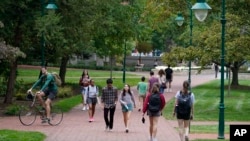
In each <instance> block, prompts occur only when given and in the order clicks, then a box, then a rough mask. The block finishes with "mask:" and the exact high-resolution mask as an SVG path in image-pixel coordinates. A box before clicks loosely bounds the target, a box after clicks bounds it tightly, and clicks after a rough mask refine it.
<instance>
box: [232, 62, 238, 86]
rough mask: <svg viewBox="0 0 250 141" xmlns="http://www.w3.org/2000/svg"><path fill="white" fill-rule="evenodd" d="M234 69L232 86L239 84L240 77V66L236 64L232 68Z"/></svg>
mask: <svg viewBox="0 0 250 141" xmlns="http://www.w3.org/2000/svg"><path fill="white" fill-rule="evenodd" d="M231 70H232V73H233V75H232V83H231V85H232V86H238V85H239V78H238V73H239V67H238V66H236V65H235V66H234V67H233V68H231Z"/></svg>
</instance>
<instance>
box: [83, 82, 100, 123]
mask: <svg viewBox="0 0 250 141" xmlns="http://www.w3.org/2000/svg"><path fill="white" fill-rule="evenodd" d="M89 84H90V85H89V86H88V88H87V89H86V95H87V104H88V107H89V110H88V113H89V122H93V121H94V115H95V107H96V103H97V96H98V94H99V90H98V87H97V86H96V85H95V81H94V80H93V79H90V81H89Z"/></svg>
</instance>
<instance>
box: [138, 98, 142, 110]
mask: <svg viewBox="0 0 250 141" xmlns="http://www.w3.org/2000/svg"><path fill="white" fill-rule="evenodd" d="M138 99H139V102H138V107H139V108H138V111H139V112H140V111H141V105H143V104H142V96H139V98H138Z"/></svg>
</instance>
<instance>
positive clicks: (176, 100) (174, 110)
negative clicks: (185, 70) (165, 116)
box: [173, 91, 179, 116]
mask: <svg viewBox="0 0 250 141" xmlns="http://www.w3.org/2000/svg"><path fill="white" fill-rule="evenodd" d="M178 93H179V91H178V92H177V93H176V95H175V102H174V105H173V116H175V115H176V108H177V106H178V99H177V97H178Z"/></svg>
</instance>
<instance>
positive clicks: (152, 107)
mask: <svg viewBox="0 0 250 141" xmlns="http://www.w3.org/2000/svg"><path fill="white" fill-rule="evenodd" d="M148 110H149V111H150V112H151V113H157V112H159V111H160V110H161V97H160V94H159V93H154V94H151V95H150V96H149V101H148Z"/></svg>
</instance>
